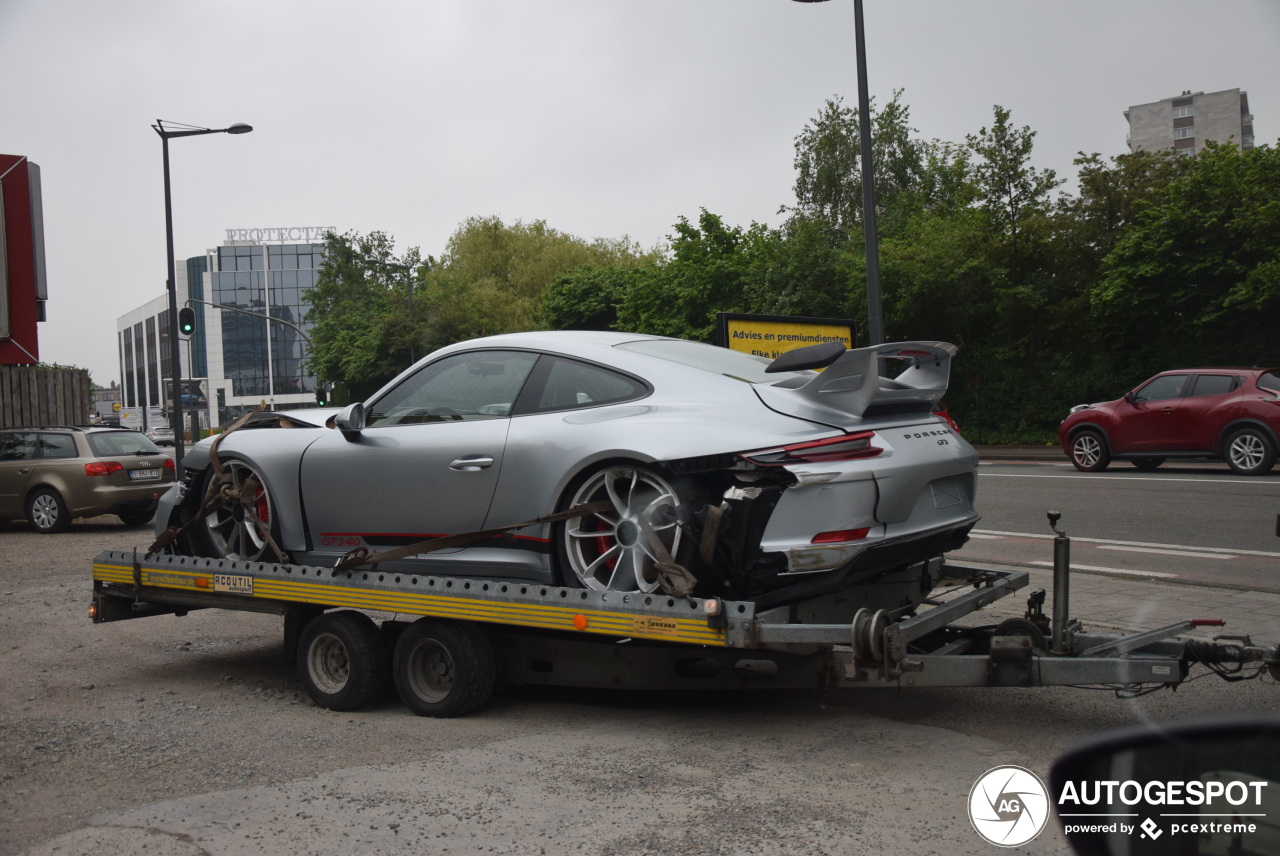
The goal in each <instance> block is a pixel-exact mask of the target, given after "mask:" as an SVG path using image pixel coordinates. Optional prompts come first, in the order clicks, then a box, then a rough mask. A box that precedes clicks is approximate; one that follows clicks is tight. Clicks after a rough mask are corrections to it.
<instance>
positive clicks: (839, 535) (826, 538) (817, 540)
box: [809, 529, 871, 544]
mask: <svg viewBox="0 0 1280 856" xmlns="http://www.w3.org/2000/svg"><path fill="white" fill-rule="evenodd" d="M870 531H871V530H870V529H840V530H837V531H835V532H819V533H818V534H817V535H814V536H813V540H812V541H810V542H809V543H810V544H841V543H844V542H845V541H861V540H862V539H863V538H866V537H867V533H868V532H870Z"/></svg>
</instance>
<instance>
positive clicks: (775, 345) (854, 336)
mask: <svg viewBox="0 0 1280 856" xmlns="http://www.w3.org/2000/svg"><path fill="white" fill-rule="evenodd" d="M823 342H843V343H844V346H845V347H846V348H850V349H852V348H856V347H857V345H858V328H857V325H856V324H855V323H854V322H853V321H852V320H850V319H847V318H809V317H804V316H800V315H748V314H743V313H735V312H717V313H716V344H717V345H720V346H721V347H724V348H728V349H729V350H731V351H742V352H743V353H745V354H754V355H756V356H758V357H767V358H768V359H771V360H776V359H777V358H778V357H780V356H782V355H783V354H785V353H786V352H787V351H794V350H795V349H796V348H803V347H806V346H808V345H819V344H821V343H823Z"/></svg>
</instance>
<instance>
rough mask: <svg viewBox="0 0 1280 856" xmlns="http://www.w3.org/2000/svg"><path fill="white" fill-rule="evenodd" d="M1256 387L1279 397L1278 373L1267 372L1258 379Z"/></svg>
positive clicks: (1279, 378) (1279, 377)
mask: <svg viewBox="0 0 1280 856" xmlns="http://www.w3.org/2000/svg"><path fill="white" fill-rule="evenodd" d="M1258 386H1260V387H1262V388H1263V389H1265V390H1268V391H1269V392H1274V393H1276V394H1277V395H1280V372H1267V373H1266V374H1264V375H1262V376H1261V377H1259V378H1258Z"/></svg>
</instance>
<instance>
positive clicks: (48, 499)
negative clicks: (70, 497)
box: [27, 487, 71, 534]
mask: <svg viewBox="0 0 1280 856" xmlns="http://www.w3.org/2000/svg"><path fill="white" fill-rule="evenodd" d="M27 522H28V523H30V524H31V528H32V529H34V530H36V531H37V532H40V533H44V534H52V533H55V532H66V531H67V529H68V527H70V526H71V514H70V513H69V512H68V511H67V504H66V503H65V502H63V501H62V497H61V496H59V495H58V492H57V491H56V490H54V489H53V488H51V487H42V488H40V489H39V490H37V491H36V492H35V493H33V494H31V496H29V497H27Z"/></svg>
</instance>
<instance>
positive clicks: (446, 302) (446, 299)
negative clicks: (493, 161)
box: [423, 217, 654, 349]
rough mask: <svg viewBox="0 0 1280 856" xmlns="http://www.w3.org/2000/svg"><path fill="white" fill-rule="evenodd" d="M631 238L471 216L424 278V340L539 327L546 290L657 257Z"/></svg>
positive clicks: (432, 343) (432, 344) (431, 344)
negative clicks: (588, 271) (585, 273)
mask: <svg viewBox="0 0 1280 856" xmlns="http://www.w3.org/2000/svg"><path fill="white" fill-rule="evenodd" d="M653 255H654V254H653V253H644V252H642V251H641V250H640V248H639V247H638V246H637V245H636V244H635V243H634V242H633V241H631V240H629V239H627V238H622V239H619V240H611V239H604V238H599V239H596V240H594V241H586V240H584V239H582V238H578V237H575V236H573V235H570V234H567V233H565V232H560V231H557V230H555V229H552V228H551V227H549V226H548V225H547V224H546V223H545V222H544V221H542V220H536V221H534V222H532V223H524V222H521V221H516V222H515V223H513V224H510V225H507V224H505V223H503V222H502V220H501V219H500V218H498V217H473V218H470V219H468V220H466V221H464V222H463V223H462V225H461V226H459V227H458V229H457V231H455V232H454V234H453V236H452V237H450V239H449V243H448V246H447V247H446V249H445V252H444V253H443V255H442V256H441V259H440V262H439V263H438V264H437V265H435V266H434V267H433V269H432V270H431V271H430V272H429V273H428V274H426V276H425V292H426V293H425V295H424V302H425V303H426V304H427V321H426V328H425V329H424V331H423V339H424V343H425V345H427V346H428V349H431V348H437V347H441V346H443V345H447V344H450V343H452V342H456V341H459V340H462V339H470V338H475V337H477V336H487V335H493V334H496V333H509V332H515V331H518V330H530V329H534V328H536V327H538V326H540V323H541V322H542V320H543V319H542V318H541V316H540V309H541V306H542V302H543V298H544V295H545V293H546V290H547V288H548V287H549V286H550V285H551V284H552V283H554V282H556V281H557V280H558V279H560V278H561V277H563V276H565V275H566V274H568V273H569V272H571V271H575V270H578V269H580V268H583V267H587V268H595V267H607V266H610V265H618V266H621V267H626V266H634V265H639V264H642V263H644V261H645V260H647V259H650V258H652V257H653Z"/></svg>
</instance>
